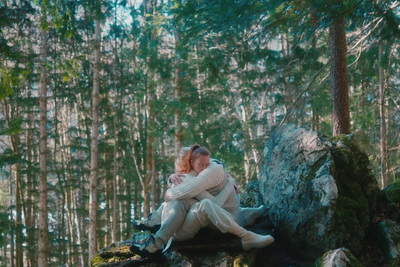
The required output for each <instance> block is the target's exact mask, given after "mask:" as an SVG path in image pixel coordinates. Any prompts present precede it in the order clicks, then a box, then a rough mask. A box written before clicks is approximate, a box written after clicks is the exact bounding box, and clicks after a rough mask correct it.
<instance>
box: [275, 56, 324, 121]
mask: <svg viewBox="0 0 400 267" xmlns="http://www.w3.org/2000/svg"><path fill="white" fill-rule="evenodd" d="M329 63H330V61H328V62H327V63H325V65H324V66H322V68H321V69H320V70H319V71H318V72H317V73H316V74H314V76H313V77H312V78H311V80H310V81H309V82H308V84H307V86H306V87H305V88H304V90H303V91H301V93H300V94H299V95H298V96H297V98H296V99H295V101H294V102H293V103H292V104H291V105H290V107H289V109H288V110H287V111H286V114H285V117H283V119H282V120H281V122H280V123H279V125H278V127H280V126H282V124H283V123H284V122H285V120H286V118H287V117H288V116H289V113H290V112H291V111H292V109H293V107H294V105H295V104H296V103H297V101H299V99H300V98H301V96H302V95H303V94H304V93H305V92H307V91H308V90H309V89H310V87H311V85H312V84H313V83H314V81H315V80H316V79H317V77H318V76H319V75H320V74H321V73H322V71H323V70H324V69H325V68H326V67H327V66H328V64H329Z"/></svg>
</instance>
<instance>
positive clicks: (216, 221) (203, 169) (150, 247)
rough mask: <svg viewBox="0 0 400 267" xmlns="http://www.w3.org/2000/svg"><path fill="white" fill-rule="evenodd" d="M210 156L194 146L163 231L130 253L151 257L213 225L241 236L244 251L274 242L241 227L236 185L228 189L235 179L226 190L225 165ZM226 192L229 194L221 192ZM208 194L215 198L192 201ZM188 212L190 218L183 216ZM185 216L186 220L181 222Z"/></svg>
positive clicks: (166, 212)
mask: <svg viewBox="0 0 400 267" xmlns="http://www.w3.org/2000/svg"><path fill="white" fill-rule="evenodd" d="M210 156H211V154H210V153H209V151H208V150H206V149H204V148H200V147H198V146H193V147H192V148H191V149H190V151H189V153H188V155H187V156H186V157H185V159H184V162H183V166H185V167H186V169H185V170H186V171H189V170H190V172H189V173H187V174H185V176H188V177H186V178H185V179H184V181H183V182H182V184H180V185H178V186H176V187H173V188H171V189H168V190H167V192H166V195H165V200H166V201H167V202H168V201H171V202H172V204H170V203H171V202H169V203H168V204H167V205H166V206H165V208H164V211H163V213H164V214H163V223H162V224H161V228H160V230H159V231H157V233H156V234H154V236H152V237H151V238H150V239H149V240H148V241H147V242H145V243H143V244H133V245H132V246H131V251H133V252H135V253H137V254H139V255H142V256H146V255H152V254H154V253H156V252H159V251H160V250H161V248H162V245H163V244H165V243H166V242H167V240H168V239H170V238H171V237H172V236H174V238H175V239H176V240H187V239H190V238H192V237H193V236H194V235H195V234H196V233H197V232H198V231H199V230H200V228H202V227H204V226H207V225H209V224H213V225H214V226H215V227H217V228H218V229H219V230H221V232H224V233H226V232H229V233H232V234H235V235H237V236H239V237H240V238H241V242H242V246H243V249H244V250H250V249H251V248H261V247H265V246H268V245H270V244H272V243H273V242H274V238H273V237H272V236H269V235H267V236H262V235H258V234H255V233H252V232H250V231H247V230H245V229H244V228H242V227H241V226H240V225H239V224H238V222H240V216H239V211H238V210H239V209H238V207H239V205H238V203H239V201H238V198H237V196H235V197H234V198H232V197H229V195H232V194H231V192H233V191H234V190H233V183H232V184H230V185H229V182H232V180H233V179H231V180H230V181H229V182H228V186H226V184H227V182H226V180H227V177H226V176H227V175H226V173H225V169H224V167H223V165H222V164H219V163H216V162H211V163H210ZM221 167H222V168H221ZM221 170H222V172H221ZM196 174H197V177H196V178H193V177H191V178H190V179H188V178H189V177H190V175H192V176H196ZM221 185H222V186H223V187H221ZM223 188H226V190H222V189H223ZM206 191H208V193H210V194H211V195H212V196H211V197H210V198H207V199H203V200H201V201H200V202H197V201H196V200H194V199H193V197H196V198H197V197H199V196H200V195H201V194H202V193H204V192H206ZM218 193H222V195H221V194H218ZM234 194H236V193H235V192H234ZM213 197H215V198H213ZM168 205H170V206H168ZM235 207H236V208H235ZM188 208H190V210H188ZM185 211H187V214H184V213H185ZM185 215H186V216H185ZM183 216H184V217H185V218H182V217H183Z"/></svg>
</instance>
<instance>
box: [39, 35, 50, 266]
mask: <svg viewBox="0 0 400 267" xmlns="http://www.w3.org/2000/svg"><path fill="white" fill-rule="evenodd" d="M41 40H42V44H41V47H40V50H41V51H40V55H41V60H42V62H41V67H40V69H41V74H40V86H39V87H40V93H39V98H40V149H39V151H40V153H39V165H40V179H39V218H38V224H39V225H38V226H39V256H38V265H39V266H40V267H47V259H48V258H49V257H48V234H47V233H48V219H47V116H46V115H47V72H46V64H47V61H46V58H47V32H46V31H44V30H43V29H42V30H41Z"/></svg>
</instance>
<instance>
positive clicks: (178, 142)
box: [174, 31, 183, 156]
mask: <svg viewBox="0 0 400 267" xmlns="http://www.w3.org/2000/svg"><path fill="white" fill-rule="evenodd" d="M181 49H182V47H181V40H180V35H179V33H178V32H177V31H175V57H176V74H175V75H176V76H175V88H174V95H175V100H176V107H175V114H174V119H175V133H174V138H175V140H174V143H175V156H177V155H178V153H179V150H180V149H181V148H182V121H181V120H182V119H181V107H180V106H179V104H180V102H181V101H180V100H181V90H182V79H183V77H182V75H183V73H182V66H181V63H182V58H181V57H182V55H181Z"/></svg>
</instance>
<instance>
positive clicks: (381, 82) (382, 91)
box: [379, 43, 388, 189]
mask: <svg viewBox="0 0 400 267" xmlns="http://www.w3.org/2000/svg"><path fill="white" fill-rule="evenodd" d="M382 58H383V44H382V43H381V44H379V115H380V121H381V123H380V135H381V148H380V154H381V188H382V189H383V188H385V187H386V186H387V184H388V177H387V155H386V149H387V148H386V147H387V140H386V113H385V112H386V111H385V95H386V94H385V91H386V90H385V89H386V88H385V75H384V71H383V67H382Z"/></svg>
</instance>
